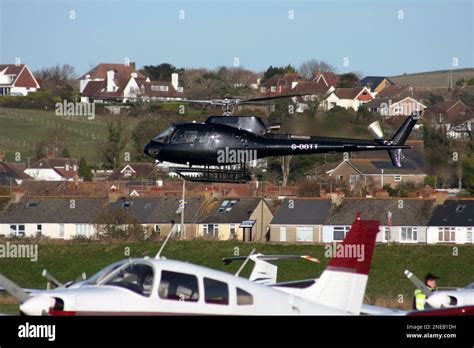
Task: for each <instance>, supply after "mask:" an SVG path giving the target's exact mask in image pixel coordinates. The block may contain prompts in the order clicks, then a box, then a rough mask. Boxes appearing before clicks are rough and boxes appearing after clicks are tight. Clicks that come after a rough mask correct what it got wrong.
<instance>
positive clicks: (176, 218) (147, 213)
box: [107, 196, 205, 239]
mask: <svg viewBox="0 0 474 348" xmlns="http://www.w3.org/2000/svg"><path fill="white" fill-rule="evenodd" d="M185 201H186V204H185V208H184V233H183V234H181V232H182V231H181V212H182V211H183V209H182V203H181V202H182V200H181V199H180V198H178V197H148V198H130V197H127V198H126V197H122V198H120V199H117V200H116V201H114V202H111V203H109V204H108V206H107V209H124V210H127V211H128V212H129V213H130V214H131V215H132V216H133V217H134V218H136V219H137V220H138V222H139V223H140V224H141V225H142V226H143V227H144V228H145V230H146V232H147V235H152V234H155V235H159V236H164V237H166V236H167V235H168V234H169V233H170V232H171V231H172V230H174V232H176V233H178V234H181V237H182V238H186V239H191V238H195V237H196V235H197V221H198V218H199V217H200V214H201V213H202V209H203V207H204V204H205V200H204V198H203V197H201V196H196V197H188V198H186V199H185Z"/></svg>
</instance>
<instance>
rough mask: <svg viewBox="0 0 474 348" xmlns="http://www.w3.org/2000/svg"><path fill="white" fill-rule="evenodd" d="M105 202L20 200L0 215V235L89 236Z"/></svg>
mask: <svg viewBox="0 0 474 348" xmlns="http://www.w3.org/2000/svg"><path fill="white" fill-rule="evenodd" d="M106 202H107V201H106V199H105V198H77V197H73V198H70V197H67V198H31V197H23V198H22V199H21V200H20V201H19V202H18V203H11V204H9V205H8V206H7V207H6V208H5V210H3V211H1V212H0V235H3V236H17V237H36V236H46V237H49V238H59V239H71V238H73V237H75V236H84V237H91V236H93V235H94V234H95V232H96V231H95V227H94V225H95V223H96V219H97V217H98V216H99V214H100V212H101V210H102V209H103V207H104V205H105V203H106Z"/></svg>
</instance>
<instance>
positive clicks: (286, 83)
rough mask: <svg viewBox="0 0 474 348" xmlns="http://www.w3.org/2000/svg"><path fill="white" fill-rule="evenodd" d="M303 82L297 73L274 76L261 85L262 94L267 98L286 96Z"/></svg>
mask: <svg viewBox="0 0 474 348" xmlns="http://www.w3.org/2000/svg"><path fill="white" fill-rule="evenodd" d="M300 80H302V78H301V77H300V76H298V74H296V73H289V74H284V75H280V74H277V75H274V76H272V77H270V78H269V79H267V80H265V81H263V82H262V83H261V84H260V93H261V94H262V95H265V96H272V95H277V94H285V93H288V92H289V91H290V90H292V89H293V88H294V87H295V86H296V85H297V84H298V82H299V81H300Z"/></svg>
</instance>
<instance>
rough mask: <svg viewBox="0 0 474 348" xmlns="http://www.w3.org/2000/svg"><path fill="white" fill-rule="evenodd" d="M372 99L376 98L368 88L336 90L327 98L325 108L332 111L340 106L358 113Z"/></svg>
mask: <svg viewBox="0 0 474 348" xmlns="http://www.w3.org/2000/svg"><path fill="white" fill-rule="evenodd" d="M372 99H374V96H373V95H372V94H371V93H370V91H369V89H368V88H367V87H355V88H336V90H334V91H333V92H332V93H330V94H329V96H328V97H326V99H325V101H324V107H325V109H326V110H331V109H332V108H334V107H336V106H340V107H343V108H346V109H349V108H353V109H354V110H355V111H357V110H358V109H359V107H360V106H361V105H362V104H365V103H367V102H369V101H371V100H372Z"/></svg>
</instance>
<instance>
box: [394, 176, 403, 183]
mask: <svg viewBox="0 0 474 348" xmlns="http://www.w3.org/2000/svg"><path fill="white" fill-rule="evenodd" d="M393 180H395V181H397V182H399V181H402V177H401V176H400V175H395V176H394V177H393Z"/></svg>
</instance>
